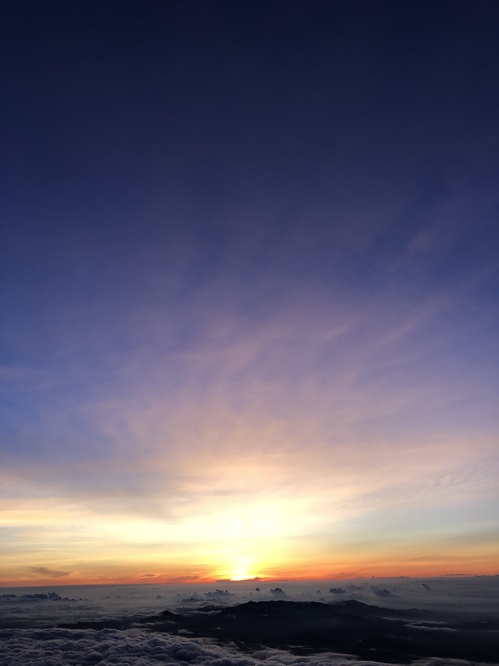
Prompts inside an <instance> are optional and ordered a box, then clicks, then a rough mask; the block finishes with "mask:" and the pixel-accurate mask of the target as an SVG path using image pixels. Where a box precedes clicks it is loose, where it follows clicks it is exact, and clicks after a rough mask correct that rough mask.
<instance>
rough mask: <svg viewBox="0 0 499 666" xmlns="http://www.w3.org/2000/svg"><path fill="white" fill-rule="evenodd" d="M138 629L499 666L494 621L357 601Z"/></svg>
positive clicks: (226, 610) (380, 657)
mask: <svg viewBox="0 0 499 666" xmlns="http://www.w3.org/2000/svg"><path fill="white" fill-rule="evenodd" d="M141 623H143V624H145V625H147V626H148V627H149V628H150V629H151V630H153V631H163V632H168V633H170V634H178V633H180V634H188V635H191V636H198V637H210V638H214V639H217V640H219V641H231V642H235V643H236V644H237V645H238V646H239V647H240V648H242V649H246V650H252V649H254V648H256V647H259V646H261V645H266V646H270V647H276V648H281V649H287V650H291V651H293V652H295V653H299V654H310V653H313V652H323V651H330V652H342V653H348V654H353V655H356V656H357V657H359V658H363V659H371V660H377V661H385V662H394V663H410V662H412V661H413V660H415V659H418V658H422V657H431V656H434V657H442V658H455V659H467V660H469V661H482V662H488V663H491V664H499V623H498V622H497V621H494V620H492V619H491V620H484V619H482V620H481V621H480V622H475V623H473V622H467V623H466V622H462V621H461V622H459V623H447V622H445V620H443V619H442V617H441V616H436V615H434V614H432V613H430V612H428V611H421V610H418V609H412V610H408V611H401V610H395V609H390V608H380V607H378V606H368V605H366V604H362V603H359V602H357V601H344V602H340V603H336V604H325V603H318V602H293V601H260V602H254V601H250V602H248V603H245V604H240V605H236V606H231V607H222V608H221V607H215V606H206V607H205V608H203V609H201V610H198V611H196V612H191V613H188V614H176V613H171V612H169V611H164V612H163V613H161V614H160V615H158V616H154V617H151V618H147V619H146V620H142V621H141ZM100 625H101V623H80V624H79V625H78V626H79V627H82V628H83V627H84V626H85V627H89V626H91V627H92V628H99V626H100ZM122 625H123V626H122V628H125V625H124V624H123V623H122ZM73 626H74V625H73ZM114 626H116V625H114ZM128 626H129V625H128Z"/></svg>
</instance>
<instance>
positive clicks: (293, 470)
mask: <svg viewBox="0 0 499 666" xmlns="http://www.w3.org/2000/svg"><path fill="white" fill-rule="evenodd" d="M0 25H1V28H0V30H1V33H2V34H1V35H0V43H1V44H2V47H1V48H2V56H1V60H2V63H3V64H2V70H1V76H2V90H3V98H4V99H3V104H2V110H1V114H2V123H1V124H2V127H3V131H2V133H3V138H2V145H3V149H2V154H1V157H0V160H1V167H0V168H1V170H2V176H3V177H2V183H3V184H2V196H1V203H0V216H1V220H2V242H1V250H0V252H1V258H0V263H1V274H2V277H1V291H0V299H1V311H2V318H1V324H0V331H1V343H2V352H1V353H2V359H1V364H0V378H1V392H2V400H1V414H0V424H1V425H0V442H1V443H0V507H1V508H0V532H1V535H0V572H1V574H0V584H3V585H37V584H39V585H46V584H72V585H74V584H78V583H113V582H116V583H127V582H133V583H136V582H189V581H192V582H200V581H214V580H224V579H232V580H240V579H245V578H253V577H259V578H262V579H281V578H286V579H313V578H328V577H331V578H335V579H338V578H340V579H341V578H352V577H355V576H399V575H409V576H413V575H414V576H416V575H418V576H419V575H424V576H430V575H435V576H436V575H446V574H463V573H464V574H495V573H498V572H499V571H498V562H499V518H498V516H499V482H498V479H499V438H498V426H499V417H498V412H499V410H498V409H497V407H498V393H499V391H498V388H499V386H498V385H499V375H498V361H499V353H498V351H499V350H498V339H497V329H498V323H499V316H498V315H499V312H498V300H497V294H498V273H497V249H498V241H499V230H498V224H497V220H498V212H499V194H498V188H497V182H498V174H499V159H498V155H499V150H498V149H499V145H498V144H499V122H498V118H499V115H498V104H499V88H498V86H497V81H498V80H499V42H498V40H497V30H498V28H499V6H498V5H497V3H495V2H488V1H486V0H473V2H471V1H469V2H461V1H460V0H452V1H450V0H442V1H440V2H438V3H436V2H433V1H427V0H417V1H415V0H406V1H405V2H395V1H392V0H379V1H378V2H368V1H364V0H353V1H350V2H346V1H342V0H333V1H328V2H325V1H322V0H315V1H314V2H313V3H310V2H304V1H302V0H301V1H295V0H286V1H284V0H267V1H263V0H251V1H249V0H238V2H230V1H229V0H210V1H208V2H206V1H201V0H182V1H180V0H170V1H159V0H149V2H147V3H143V2H139V1H132V0H120V1H119V2H118V1H115V0H104V1H103V2H99V3H87V2H80V1H79V0H75V1H74V2H70V3H68V2H63V1H62V0H50V1H47V2H38V1H34V0H22V1H21V2H19V1H18V0H16V1H13V0H12V1H11V0H7V1H6V2H4V3H3V6H2V20H1V21H0Z"/></svg>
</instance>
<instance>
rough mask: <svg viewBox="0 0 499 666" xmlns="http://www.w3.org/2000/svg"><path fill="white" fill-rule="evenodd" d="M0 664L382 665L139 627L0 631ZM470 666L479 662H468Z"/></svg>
mask: <svg viewBox="0 0 499 666" xmlns="http://www.w3.org/2000/svg"><path fill="white" fill-rule="evenodd" d="M0 663H2V664H3V666H27V665H29V666H48V665H49V664H50V666H69V665H71V666H83V665H87V664H88V666H93V665H97V664H98V665H99V666H111V665H112V666H158V664H163V665H164V666H174V665H177V664H197V665H203V666H205V665H206V666H208V665H209V666H257V665H258V664H263V665H265V666H327V665H329V666H387V665H384V664H383V663H382V662H375V661H365V660H356V659H355V658H354V657H351V656H349V655H340V654H332V653H324V654H319V655H313V656H310V657H303V656H294V655H292V654H290V653H288V652H285V651H282V650H274V649H269V648H266V649H263V650H259V651H257V652H254V653H253V654H251V655H246V654H243V653H242V652H240V651H238V650H237V649H236V648H235V647H232V646H227V647H225V646H224V647H221V646H218V645H215V644H214V643H212V642H210V641H208V640H202V639H196V640H193V639H187V638H182V637H179V636H169V635H164V634H162V635H158V634H153V633H146V632H144V631H142V630H139V629H133V630H129V631H118V630H116V629H102V630H100V631H93V630H72V629H45V630H9V631H2V632H0ZM468 665H469V666H471V662H468V661H462V660H460V659H459V660H456V659H450V660H449V659H439V658H429V659H425V660H418V661H416V662H414V663H413V666H468ZM391 666H394V665H393V664H392V665H391ZM474 666H480V665H479V664H478V663H477V662H474ZM489 666H490V665H489Z"/></svg>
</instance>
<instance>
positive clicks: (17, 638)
mask: <svg viewBox="0 0 499 666" xmlns="http://www.w3.org/2000/svg"><path fill="white" fill-rule="evenodd" d="M273 598H274V599H276V598H279V599H288V600H290V601H291V600H292V601H307V600H315V601H318V600H320V601H325V602H334V601H338V600H342V599H356V600H358V601H363V602H364V603H370V604H376V605H378V606H385V607H387V608H410V607H412V608H414V607H418V608H422V609H423V608H426V609H431V610H438V611H439V612H442V613H443V616H444V617H449V618H454V617H458V616H462V615H466V616H473V617H476V618H479V617H481V616H483V615H484V614H487V615H489V616H494V617H496V618H499V577H498V576H492V577H475V578H440V579H424V580H416V579H384V580H380V579H369V580H364V579H357V580H352V581H321V582H320V583H318V582H317V581H315V582H314V583H312V584H311V583H297V582H287V581H278V582H277V583H263V582H261V581H250V582H243V583H229V582H227V583H223V582H219V583H217V584H216V585H199V586H195V585H184V586H178V585H177V586H173V585H126V586H77V587H69V586H66V587H51V588H0V664H2V666H65V665H66V664H67V665H75V666H78V665H80V664H81V665H86V664H88V665H97V664H98V665H99V666H111V665H114V666H158V665H159V664H165V665H169V664H171V665H173V664H197V665H210V666H253V665H256V664H265V665H266V666H298V665H303V666H314V665H316V666H323V665H326V664H331V665H332V666H379V665H380V662H377V661H365V660H359V659H357V658H355V657H353V656H351V655H341V654H333V653H322V654H316V655H310V656H296V655H292V654H291V653H289V652H287V651H284V650H276V649H270V648H265V649H259V650H257V651H253V652H251V653H249V652H243V651H241V650H240V649H238V647H237V646H235V645H233V644H224V645H219V644H217V643H215V642H214V641H213V640H212V639H208V638H206V639H203V638H192V637H189V636H172V635H169V634H166V633H158V632H151V631H149V630H147V629H145V628H144V627H143V626H139V625H138V624H137V625H134V626H133V627H132V628H130V629H127V630H120V629H116V628H99V629H97V630H94V629H79V628H73V629H71V628H61V627H60V626H59V625H61V624H70V623H73V622H78V621H94V620H106V619H109V620H113V619H120V618H130V617H136V618H137V620H138V619H140V618H141V617H147V616H150V615H153V614H157V613H159V612H161V611H162V610H165V609H168V610H173V611H181V612H186V611H187V610H188V609H195V608H199V607H202V606H203V605H207V604H216V605H233V604H237V603H241V602H244V601H248V600H254V601H256V600H260V599H261V600H267V599H273ZM498 639H499V636H498ZM413 663H414V665H415V666H445V665H449V666H451V665H452V666H471V662H467V661H463V660H452V659H450V660H449V659H440V658H430V659H423V660H416V661H414V662H413ZM474 664H475V666H476V662H474Z"/></svg>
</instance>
